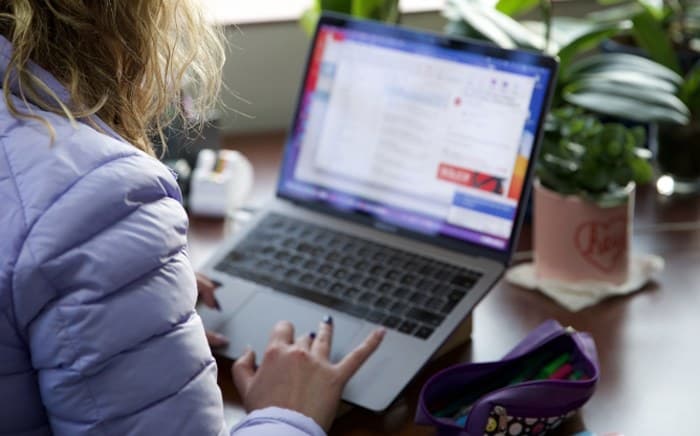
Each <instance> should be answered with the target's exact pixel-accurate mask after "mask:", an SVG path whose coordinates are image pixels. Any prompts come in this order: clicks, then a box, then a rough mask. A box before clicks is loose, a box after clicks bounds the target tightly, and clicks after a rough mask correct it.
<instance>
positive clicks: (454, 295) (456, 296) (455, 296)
mask: <svg viewBox="0 0 700 436" xmlns="http://www.w3.org/2000/svg"><path fill="white" fill-rule="evenodd" d="M465 295H467V293H466V292H464V291H461V290H459V289H452V290H451V291H450V294H449V295H448V296H447V299H448V300H452V301H456V302H459V300H461V299H462V298H463V297H464V296H465Z"/></svg>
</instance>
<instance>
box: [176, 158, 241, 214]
mask: <svg viewBox="0 0 700 436" xmlns="http://www.w3.org/2000/svg"><path fill="white" fill-rule="evenodd" d="M252 186H253V166H252V165H251V163H250V161H249V160H248V159H247V158H246V157H245V156H243V154H241V153H240V152H238V151H235V150H220V151H218V152H216V151H214V150H209V149H206V150H202V151H201V152H200V153H199V155H198V156H197V165H196V167H195V169H194V171H193V172H192V179H191V182H190V198H189V208H190V212H191V213H192V214H194V215H203V216H210V217H225V216H227V215H229V214H231V213H233V212H234V211H235V210H236V209H238V208H239V207H241V206H242V205H243V203H244V202H245V200H246V198H247V197H248V194H249V193H250V190H251V188H252Z"/></svg>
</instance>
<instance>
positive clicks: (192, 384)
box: [13, 153, 324, 436]
mask: <svg viewBox="0 0 700 436" xmlns="http://www.w3.org/2000/svg"><path fill="white" fill-rule="evenodd" d="M32 183H34V181H33V180H21V179H20V180H18V189H19V190H20V191H21V190H22V188H28V185H31V184H32ZM31 190H32V191H33V192H35V191H36V190H37V188H36V187H33V188H31ZM179 200H180V194H179V191H178V189H177V188H176V184H175V181H174V179H173V177H172V175H171V174H170V173H169V172H168V171H167V169H166V168H165V167H163V166H162V165H161V164H160V163H158V162H157V161H156V160H154V159H152V158H150V157H147V156H146V155H143V154H140V153H138V154H128V155H122V156H120V157H117V158H112V159H110V160H108V161H106V162H102V163H101V165H99V166H98V167H96V168H94V169H93V170H91V171H90V172H89V173H88V174H86V175H84V176H82V177H80V178H79V179H78V180H77V181H75V182H74V183H73V184H72V185H71V186H70V187H69V188H68V189H67V190H66V191H65V192H64V193H63V194H61V195H60V196H59V197H58V198H57V199H56V200H55V201H54V202H53V204H52V206H51V207H49V208H48V210H46V211H45V212H43V213H42V214H41V215H40V218H39V219H38V220H37V221H36V222H35V223H33V225H32V226H31V229H30V231H29V234H28V236H27V239H26V240H25V244H24V246H23V248H22V250H21V252H20V255H19V258H18V261H17V264H16V267H15V276H14V283H13V289H14V292H13V294H14V303H15V311H16V314H17V320H18V324H19V325H18V327H19V329H20V333H21V335H23V337H24V339H25V340H26V342H27V344H28V346H29V348H30V354H31V359H32V365H33V367H34V369H35V371H36V372H37V377H38V381H39V389H40V392H41V397H42V401H43V403H44V406H45V408H46V412H47V414H48V417H49V421H50V423H51V428H52V431H53V433H54V434H55V435H57V436H60V435H71V436H77V435H87V434H90V435H93V434H94V435H149V436H150V435H220V434H225V433H227V431H226V429H225V425H224V419H223V407H222V399H221V393H220V390H219V389H218V387H217V385H216V376H217V368H216V363H215V361H214V359H213V358H212V355H211V352H210V350H209V347H208V345H207V343H206V339H205V336H204V330H203V327H202V324H201V321H200V319H199V317H198V316H197V314H196V312H195V311H194V304H195V300H196V284H195V277H194V273H193V270H192V267H191V265H190V262H189V259H188V257H187V251H186V242H187V239H186V234H187V224H188V222H187V216H186V214H185V212H184V210H183V208H182V207H181V205H180V202H179ZM25 206H26V207H31V206H30V205H25ZM232 434H241V435H244V436H248V435H267V434H276V435H280V436H292V435H323V434H324V433H323V431H322V430H321V429H320V427H318V425H316V424H315V423H314V422H313V421H312V420H310V419H309V418H306V417H304V416H303V415H299V414H297V413H295V412H291V411H288V410H282V409H267V410H265V411H258V412H256V413H254V414H252V415H250V416H248V417H247V418H246V419H244V420H243V421H242V422H241V423H240V424H239V426H238V428H237V429H235V430H234V431H233V433H232Z"/></svg>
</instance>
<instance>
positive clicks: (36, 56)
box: [0, 0, 224, 155]
mask: <svg viewBox="0 0 700 436" xmlns="http://www.w3.org/2000/svg"><path fill="white" fill-rule="evenodd" d="M199 1H200V0H0V34H2V35H4V36H5V37H6V38H7V39H8V40H9V41H10V42H11V43H12V46H13V48H14V51H13V52H12V56H11V58H10V59H9V65H8V69H7V71H6V72H5V76H4V77H3V79H2V80H3V82H2V85H3V86H2V87H3V94H4V99H5V102H6V104H7V107H8V108H9V111H10V113H11V114H12V115H13V116H15V117H18V118H31V119H37V120H39V121H41V122H43V123H44V124H45V125H46V126H47V127H48V128H49V130H50V131H51V137H52V138H53V136H54V133H53V129H52V128H51V126H50V125H49V124H48V123H47V122H46V120H44V119H43V118H42V117H40V116H38V115H36V113H35V112H32V110H31V106H30V105H29V104H28V103H32V104H33V105H36V106H37V107H39V108H41V109H42V110H46V111H50V112H54V113H57V114H61V115H63V116H65V117H67V118H69V119H70V120H71V121H72V122H75V121H76V120H78V119H80V120H84V121H86V122H87V123H89V124H90V125H92V126H93V127H95V128H97V129H99V126H98V124H97V123H96V122H95V117H99V118H100V119H101V120H102V121H104V122H105V123H106V124H107V125H108V126H110V127H111V128H112V129H114V130H115V131H116V132H117V133H119V134H120V135H121V136H122V137H123V138H124V139H126V140H127V141H129V142H131V143H132V144H133V145H134V146H136V147H137V148H139V149H141V150H143V151H145V152H147V153H149V154H151V155H153V154H154V152H153V147H152V145H151V141H150V138H152V137H154V135H160V136H161V138H162V129H163V127H164V126H166V125H167V124H168V123H170V122H172V121H173V120H174V119H175V118H176V117H178V116H183V117H184V116H185V113H184V110H183V108H182V105H181V102H182V96H183V94H182V92H183V87H187V94H188V95H189V96H191V97H192V109H193V112H194V113H199V114H203V113H206V112H207V110H208V109H210V108H211V107H212V106H213V105H214V104H215V103H216V100H217V96H218V93H219V89H220V86H221V70H222V67H223V62H224V47H223V45H222V37H221V32H220V30H218V29H215V28H214V27H212V26H210V25H208V24H207V23H206V22H205V18H204V16H203V13H202V9H201V7H200V5H199ZM31 62H34V63H36V64H38V65H39V66H41V67H42V68H44V69H45V70H47V71H48V72H50V73H51V74H52V75H53V76H54V77H55V78H56V79H57V80H58V81H59V82H60V83H61V84H63V85H64V86H65V87H66V88H67V90H68V92H69V94H70V102H62V101H61V100H60V98H59V97H58V95H56V93H54V92H52V91H51V90H50V89H49V87H48V86H47V84H46V83H44V82H43V81H42V80H41V79H40V78H39V77H37V76H36V75H34V74H32V73H31V69H30V68H29V66H30V64H31ZM11 85H13V86H14V87H15V88H19V90H20V98H21V99H22V100H24V106H23V107H18V105H17V104H15V102H16V100H13V99H12V98H10V89H11ZM20 106H22V105H20Z"/></svg>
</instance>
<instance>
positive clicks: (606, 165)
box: [533, 106, 653, 284]
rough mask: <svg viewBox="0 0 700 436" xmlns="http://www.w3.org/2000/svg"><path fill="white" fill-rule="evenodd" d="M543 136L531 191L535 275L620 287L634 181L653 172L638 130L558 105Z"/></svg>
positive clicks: (624, 276)
mask: <svg viewBox="0 0 700 436" xmlns="http://www.w3.org/2000/svg"><path fill="white" fill-rule="evenodd" d="M545 131H546V133H545V137H544V141H543V144H542V149H541V153H540V158H539V160H538V162H537V167H536V173H537V177H538V180H537V181H536V183H535V189H534V204H535V214H534V217H533V231H534V239H533V248H534V253H535V271H536V273H537V275H538V276H540V277H542V278H546V279H556V280H564V281H568V282H578V281H601V282H607V283H614V284H621V283H624V282H625V281H626V280H627V277H628V270H629V259H630V257H629V252H630V237H631V234H632V217H633V211H634V190H635V184H638V183H645V182H647V181H649V180H650V179H651V178H652V175H653V172H652V167H651V165H650V164H649V162H648V161H647V159H648V158H649V157H650V153H649V152H648V151H646V150H644V149H643V148H641V146H642V145H643V144H644V141H645V132H644V129H643V128H642V127H639V126H638V127H632V128H630V127H626V126H624V125H622V124H618V123H603V122H601V121H600V120H599V119H598V118H597V117H595V116H593V115H591V114H589V113H586V112H584V111H583V110H582V109H580V108H575V107H573V106H564V107H561V108H558V109H556V110H554V111H552V112H551V114H550V116H549V118H548V120H547V123H546V126H545Z"/></svg>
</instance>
